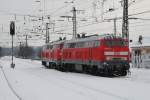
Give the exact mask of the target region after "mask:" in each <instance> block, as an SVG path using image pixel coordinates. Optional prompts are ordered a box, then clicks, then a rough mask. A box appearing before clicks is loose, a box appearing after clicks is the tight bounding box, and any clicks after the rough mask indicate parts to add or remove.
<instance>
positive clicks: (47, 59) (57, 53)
mask: <svg viewBox="0 0 150 100" xmlns="http://www.w3.org/2000/svg"><path fill="white" fill-rule="evenodd" d="M63 43H64V42H63V41H55V42H51V43H48V44H47V45H45V46H43V50H42V55H41V56H42V64H43V65H45V66H46V67H47V68H57V67H58V66H60V65H61V58H62V57H61V56H62V55H61V49H62V47H63Z"/></svg>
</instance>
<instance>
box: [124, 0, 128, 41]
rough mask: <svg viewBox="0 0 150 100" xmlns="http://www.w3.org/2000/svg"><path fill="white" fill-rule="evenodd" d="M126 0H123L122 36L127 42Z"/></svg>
mask: <svg viewBox="0 0 150 100" xmlns="http://www.w3.org/2000/svg"><path fill="white" fill-rule="evenodd" d="M128 24H129V23H128V0H123V23H122V37H123V38H125V39H127V41H128V43H129V25H128Z"/></svg>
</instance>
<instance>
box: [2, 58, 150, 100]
mask: <svg viewBox="0 0 150 100" xmlns="http://www.w3.org/2000/svg"><path fill="white" fill-rule="evenodd" d="M10 63H11V57H3V58H1V59H0V65H1V66H2V67H3V70H4V72H5V75H6V77H7V79H8V81H9V83H10V84H9V85H11V86H12V90H14V91H15V93H16V94H17V95H19V97H21V100H150V70H147V69H131V75H128V76H126V77H116V78H106V77H100V76H92V75H86V74H80V73H65V72H60V71H56V70H53V69H45V68H44V67H43V66H42V65H41V63H40V62H39V61H32V60H24V59H18V58H15V64H16V67H15V69H12V68H10ZM0 100H18V98H17V97H16V96H15V95H14V94H13V92H12V91H11V89H10V88H9V86H8V84H7V81H6V80H5V76H4V75H3V72H2V69H0Z"/></svg>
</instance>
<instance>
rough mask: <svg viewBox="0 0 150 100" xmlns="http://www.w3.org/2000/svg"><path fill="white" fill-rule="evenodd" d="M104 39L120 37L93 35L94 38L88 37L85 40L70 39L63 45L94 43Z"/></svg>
mask: <svg viewBox="0 0 150 100" xmlns="http://www.w3.org/2000/svg"><path fill="white" fill-rule="evenodd" d="M104 38H108V39H113V38H121V37H117V36H114V35H111V34H106V35H95V36H91V37H90V36H89V37H86V38H77V39H72V40H67V41H66V42H65V43H77V42H87V41H96V40H100V39H104Z"/></svg>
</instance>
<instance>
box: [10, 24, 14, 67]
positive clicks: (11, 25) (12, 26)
mask: <svg viewBox="0 0 150 100" xmlns="http://www.w3.org/2000/svg"><path fill="white" fill-rule="evenodd" d="M10 35H11V37H12V48H11V50H12V52H11V54H12V63H11V68H14V67H15V64H14V63H13V56H14V51H13V36H14V35H15V22H14V21H11V22H10Z"/></svg>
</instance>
